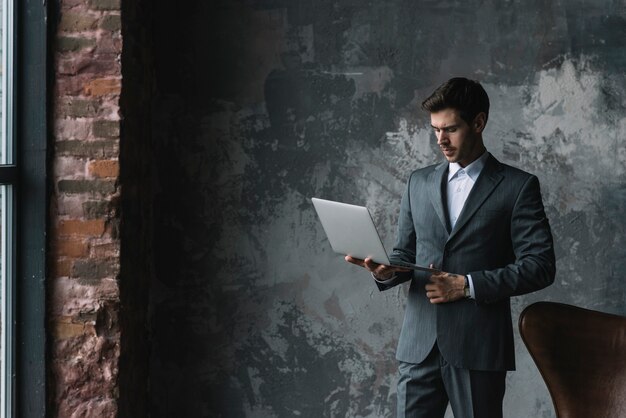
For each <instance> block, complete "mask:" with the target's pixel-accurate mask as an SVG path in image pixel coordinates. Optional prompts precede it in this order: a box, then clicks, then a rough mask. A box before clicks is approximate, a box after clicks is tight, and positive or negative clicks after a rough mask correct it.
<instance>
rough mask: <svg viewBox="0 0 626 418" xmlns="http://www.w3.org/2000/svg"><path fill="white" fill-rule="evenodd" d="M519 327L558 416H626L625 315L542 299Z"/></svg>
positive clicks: (527, 311) (525, 312) (588, 417)
mask: <svg viewBox="0 0 626 418" xmlns="http://www.w3.org/2000/svg"><path fill="white" fill-rule="evenodd" d="M519 329H520V333H521V336H522V340H523V341H524V344H526V348H528V351H529V352H530V355H531V356H532V358H533V360H534V361H535V364H536V365H537V368H538V369H539V372H540V373H541V376H542V377H543V379H544V381H545V382H546V386H547V387H548V391H549V392H550V396H551V397H552V402H553V403H554V408H555V410H556V416H557V417H558V418H591V417H593V418H605V417H606V418H609V417H611V418H616V417H626V318H625V317H622V316H617V315H611V314H607V313H602V312H597V311H592V310H588V309H583V308H578V307H575V306H571V305H565V304H561V303H553V302H538V303H534V304H532V305H530V306H528V307H527V308H526V309H524V311H523V312H522V313H521V315H520V319H519Z"/></svg>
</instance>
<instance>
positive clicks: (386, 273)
mask: <svg viewBox="0 0 626 418" xmlns="http://www.w3.org/2000/svg"><path fill="white" fill-rule="evenodd" d="M346 261H347V262H348V263H352V264H356V265H357V266H360V267H363V268H364V269H367V270H369V271H370V272H372V273H373V274H374V277H376V278H377V279H378V280H381V281H384V280H389V279H391V277H392V276H393V275H394V274H395V273H397V272H402V271H410V270H409V269H405V268H402V267H392V266H387V265H385V264H378V263H375V262H373V261H372V259H371V258H366V259H365V260H361V259H359V258H354V257H350V256H349V255H347V256H346Z"/></svg>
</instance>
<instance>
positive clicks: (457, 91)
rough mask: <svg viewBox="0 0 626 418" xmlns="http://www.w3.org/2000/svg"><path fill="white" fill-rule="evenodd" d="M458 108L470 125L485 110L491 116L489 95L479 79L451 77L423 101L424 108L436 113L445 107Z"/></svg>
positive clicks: (487, 115)
mask: <svg viewBox="0 0 626 418" xmlns="http://www.w3.org/2000/svg"><path fill="white" fill-rule="evenodd" d="M448 108H452V109H455V110H458V112H459V116H461V119H463V120H464V121H465V122H466V123H467V124H468V125H469V124H471V123H472V122H473V121H474V118H475V117H476V115H478V114H479V113H480V112H485V115H486V118H485V120H487V119H488V118H489V96H487V92H486V91H485V89H483V86H481V85H480V83H478V82H477V81H474V80H469V79H467V78H463V77H456V78H451V79H450V80H448V81H446V82H445V83H443V84H442V85H441V86H439V87H438V88H437V90H435V91H434V92H433V94H431V95H430V97H429V98H427V99H426V100H424V101H423V102H422V109H424V110H426V111H428V112H430V113H435V112H439V111H441V110H444V109H448Z"/></svg>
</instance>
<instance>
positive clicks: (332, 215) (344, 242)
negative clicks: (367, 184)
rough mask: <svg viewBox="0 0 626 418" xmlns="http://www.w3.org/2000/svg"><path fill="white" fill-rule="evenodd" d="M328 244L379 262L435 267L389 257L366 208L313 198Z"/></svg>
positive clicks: (415, 268) (416, 267)
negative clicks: (391, 259)
mask: <svg viewBox="0 0 626 418" xmlns="http://www.w3.org/2000/svg"><path fill="white" fill-rule="evenodd" d="M311 201H312V202H313V206H315V210H316V211H317V215H318V216H319V218H320V221H321V222H322V227H324V231H325V232H326V236H327V237H328V241H330V246H331V247H332V248H333V251H335V252H336V253H338V254H344V255H349V256H352V257H354V258H359V259H362V260H364V259H365V258H367V257H369V258H371V259H372V260H373V261H374V262H376V263H378V264H385V265H388V266H396V267H404V268H409V269H413V270H422V271H430V272H435V271H437V270H436V269H431V268H428V267H422V266H418V265H416V264H411V263H406V262H404V261H400V260H393V262H392V261H390V260H389V256H388V255H387V251H385V247H384V245H383V242H382V240H381V239H380V235H379V234H378V231H377V230H376V226H375V225H374V221H373V219H372V216H371V214H370V212H369V210H368V209H367V208H366V207H364V206H356V205H349V204H347V203H341V202H334V201H332V200H324V199H318V198H316V197H314V198H312V199H311Z"/></svg>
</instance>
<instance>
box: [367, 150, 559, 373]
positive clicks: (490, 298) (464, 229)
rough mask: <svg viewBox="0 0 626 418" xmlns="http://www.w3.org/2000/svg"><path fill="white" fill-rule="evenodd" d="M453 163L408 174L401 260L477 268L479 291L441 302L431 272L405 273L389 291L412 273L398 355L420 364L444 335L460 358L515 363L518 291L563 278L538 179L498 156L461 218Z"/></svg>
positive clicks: (487, 366)
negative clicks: (451, 216) (451, 186)
mask: <svg viewBox="0 0 626 418" xmlns="http://www.w3.org/2000/svg"><path fill="white" fill-rule="evenodd" d="M447 173H448V163H447V162H445V163H443V164H439V165H433V166H430V167H426V168H422V169H419V170H416V171H414V172H413V173H412V174H411V176H410V177H409V181H408V184H407V188H406V192H405V194H404V196H403V198H402V203H401V207H400V217H399V219H398V239H397V242H396V245H395V247H394V250H393V253H392V255H391V258H392V259H399V260H403V261H409V262H414V263H417V264H419V265H429V264H430V263H433V264H434V265H435V266H437V267H438V268H440V269H441V270H443V271H446V272H450V273H457V274H464V275H466V274H471V276H472V280H473V283H474V290H475V294H476V299H475V300H473V299H462V300H459V301H456V302H452V303H445V304H439V305H433V304H431V303H430V301H429V300H428V298H427V297H426V292H425V289H424V286H425V285H426V283H428V277H429V274H428V273H424V272H417V271H416V272H409V273H400V274H398V275H397V276H396V278H395V279H394V280H393V281H391V282H386V283H385V284H380V283H379V284H378V286H379V288H380V289H381V290H386V289H388V288H390V287H393V286H395V285H398V284H400V283H403V282H406V281H409V280H410V281H411V285H410V289H409V295H408V299H407V304H406V312H405V317H404V323H403V325H402V331H401V333H400V340H399V342H398V350H397V355H396V357H397V359H398V360H401V361H405V362H409V363H420V362H421V361H422V360H424V359H425V358H426V356H427V355H428V353H429V352H430V350H431V349H432V347H433V345H434V344H435V342H436V343H437V345H438V347H439V350H440V352H441V354H442V355H443V357H444V358H445V359H446V360H447V361H448V362H449V363H451V364H452V365H454V366H457V367H462V368H467V369H472V370H513V369H514V368H515V358H514V346H513V328H512V320H511V309H510V301H509V298H510V297H511V296H516V295H522V294H524V293H529V292H533V291H535V290H538V289H541V288H544V287H546V286H548V285H549V284H551V283H552V282H553V281H554V275H555V258H554V249H553V244H552V234H551V232H550V225H549V223H548V219H547V218H546V215H545V212H544V208H543V203H542V200H541V192H540V190H539V180H538V179H537V177H535V176H533V175H531V174H528V173H526V172H524V171H522V170H519V169H516V168H514V167H511V166H508V165H505V164H502V163H500V162H499V161H498V160H496V159H495V158H494V157H493V156H491V155H490V156H489V158H488V159H487V161H486V164H485V167H484V168H483V171H482V172H481V174H480V176H479V177H478V180H477V181H476V183H475V184H474V187H473V188H472V191H471V192H470V194H469V196H468V198H467V201H466V203H465V206H464V208H463V210H462V212H461V214H460V216H459V219H458V221H457V223H456V225H455V227H454V229H451V228H450V224H449V222H448V214H447V205H446V189H445V187H446V183H447Z"/></svg>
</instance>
